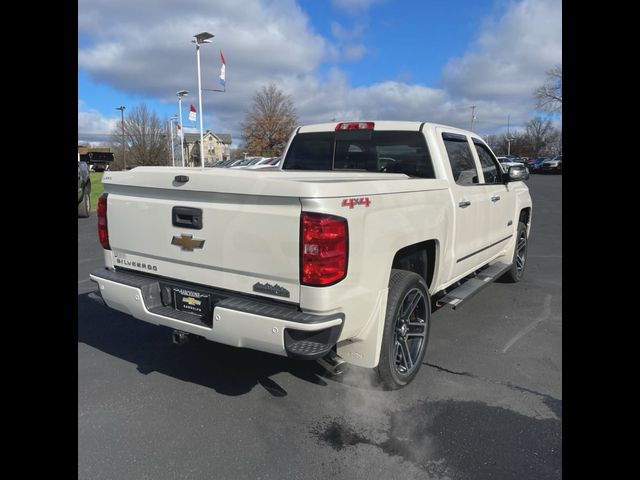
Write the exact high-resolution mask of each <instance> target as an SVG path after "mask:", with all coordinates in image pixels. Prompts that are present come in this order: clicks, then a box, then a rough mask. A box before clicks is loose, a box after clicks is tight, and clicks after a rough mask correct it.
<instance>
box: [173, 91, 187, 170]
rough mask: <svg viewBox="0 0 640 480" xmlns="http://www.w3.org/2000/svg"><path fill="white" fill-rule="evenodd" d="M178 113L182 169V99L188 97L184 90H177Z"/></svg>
mask: <svg viewBox="0 0 640 480" xmlns="http://www.w3.org/2000/svg"><path fill="white" fill-rule="evenodd" d="M176 95H177V96H178V111H179V112H180V152H182V166H183V167H184V166H185V165H184V124H183V123H182V97H186V96H187V95H189V92H188V91H186V90H178V91H177V92H176Z"/></svg>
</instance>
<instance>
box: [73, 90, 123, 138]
mask: <svg viewBox="0 0 640 480" xmlns="http://www.w3.org/2000/svg"><path fill="white" fill-rule="evenodd" d="M119 121H120V118H119V117H118V118H116V117H115V116H114V117H113V118H106V117H104V116H103V115H102V114H101V113H100V112H98V111H97V110H94V109H91V108H88V107H87V105H86V103H85V101H84V100H78V141H85V142H106V141H108V140H109V138H108V136H107V135H105V132H111V131H112V130H113V129H114V128H115V127H116V126H117V124H118V123H119Z"/></svg>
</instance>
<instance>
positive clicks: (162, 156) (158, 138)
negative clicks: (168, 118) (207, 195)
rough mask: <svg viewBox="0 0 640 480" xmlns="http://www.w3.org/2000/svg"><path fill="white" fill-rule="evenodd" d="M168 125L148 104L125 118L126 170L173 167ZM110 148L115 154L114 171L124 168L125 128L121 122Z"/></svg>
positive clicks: (141, 105)
mask: <svg viewBox="0 0 640 480" xmlns="http://www.w3.org/2000/svg"><path fill="white" fill-rule="evenodd" d="M166 123H167V122H161V121H160V118H159V117H158V115H157V114H156V113H155V112H154V111H152V110H150V109H149V108H148V107H147V105H146V104H145V103H141V104H140V105H137V106H135V107H133V108H132V109H131V111H130V112H129V113H128V114H126V116H125V119H124V137H125V155H126V163H127V167H137V166H140V165H170V164H171V148H170V145H171V144H170V138H169V136H168V133H167V132H168V130H167V128H168V127H167V125H166ZM111 147H112V149H113V151H114V153H115V159H114V165H113V166H112V168H113V169H118V168H122V166H123V162H122V126H121V124H120V122H118V124H117V126H116V127H115V128H114V129H113V131H112V132H111Z"/></svg>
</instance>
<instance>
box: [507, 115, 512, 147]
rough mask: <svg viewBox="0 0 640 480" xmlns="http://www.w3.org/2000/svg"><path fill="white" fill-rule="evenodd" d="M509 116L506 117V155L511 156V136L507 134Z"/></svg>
mask: <svg viewBox="0 0 640 480" xmlns="http://www.w3.org/2000/svg"><path fill="white" fill-rule="evenodd" d="M510 120H511V115H507V155H511V134H510V133H509V121H510Z"/></svg>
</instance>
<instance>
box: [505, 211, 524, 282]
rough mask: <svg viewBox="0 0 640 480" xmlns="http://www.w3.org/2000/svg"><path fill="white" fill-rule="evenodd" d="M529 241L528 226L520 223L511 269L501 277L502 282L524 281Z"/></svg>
mask: <svg viewBox="0 0 640 480" xmlns="http://www.w3.org/2000/svg"><path fill="white" fill-rule="evenodd" d="M528 248H529V239H528V238H527V225H526V224H525V223H524V222H519V223H518V233H517V234H516V246H515V247H514V249H513V259H512V260H511V268H510V269H509V270H508V271H507V272H506V273H505V274H504V275H502V276H501V277H500V282H503V283H517V282H519V281H520V280H522V277H523V275H524V270H525V268H526V266H527V249H528Z"/></svg>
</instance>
